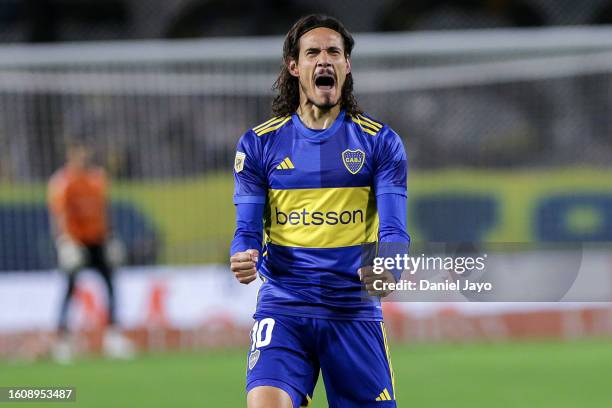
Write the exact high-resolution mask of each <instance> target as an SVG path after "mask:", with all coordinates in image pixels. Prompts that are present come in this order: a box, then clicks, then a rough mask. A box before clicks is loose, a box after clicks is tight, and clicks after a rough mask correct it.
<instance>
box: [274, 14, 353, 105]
mask: <svg viewBox="0 0 612 408" xmlns="http://www.w3.org/2000/svg"><path fill="white" fill-rule="evenodd" d="M319 27H325V28H329V29H331V30H334V31H336V32H337V33H338V34H340V35H341V36H342V39H343V40H344V53H345V57H346V58H349V57H350V56H351V51H353V47H354V46H355V41H354V40H353V37H352V36H351V34H350V33H349V32H348V30H347V29H346V28H344V25H342V23H341V22H340V21H338V20H337V19H335V18H333V17H329V16H324V15H320V14H311V15H309V16H306V17H302V18H301V19H299V20H298V21H297V22H296V23H295V24H294V25H293V27H291V29H290V30H289V32H288V33H287V36H286V37H285V42H284V44H283V61H282V66H281V71H280V73H279V75H278V78H277V79H276V81H275V82H274V85H273V87H272V89H273V90H274V91H276V92H277V95H276V96H275V97H274V100H273V101H272V114H273V115H274V116H286V115H291V114H293V113H294V112H295V111H296V110H297V108H298V107H299V106H300V84H299V79H298V78H297V77H294V76H293V75H291V73H290V72H289V68H288V65H289V61H290V60H296V61H297V59H298V56H299V54H300V37H301V36H302V35H304V34H305V33H307V32H308V31H310V30H313V29H315V28H319ZM340 107H341V108H342V109H344V110H345V111H346V112H347V113H348V114H349V115H356V114H359V113H363V110H362V109H361V108H360V107H359V105H358V104H357V99H356V98H355V95H353V75H352V74H351V73H348V74H347V75H346V80H345V81H344V85H343V86H342V94H341V102H340Z"/></svg>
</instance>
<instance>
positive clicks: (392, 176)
mask: <svg viewBox="0 0 612 408" xmlns="http://www.w3.org/2000/svg"><path fill="white" fill-rule="evenodd" d="M376 137H377V139H378V140H377V141H376V147H375V163H376V169H375V172H374V189H375V191H376V195H380V194H388V193H394V194H402V195H406V178H407V174H408V165H407V159H406V151H405V150H404V144H403V143H402V140H401V138H400V137H399V135H398V134H397V133H395V132H394V131H393V130H391V129H390V128H388V127H386V128H385V129H383V131H382V132H381V133H380V134H379V135H378V136H376Z"/></svg>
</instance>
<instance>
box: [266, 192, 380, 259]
mask: <svg viewBox="0 0 612 408" xmlns="http://www.w3.org/2000/svg"><path fill="white" fill-rule="evenodd" d="M268 202H269V208H268V209H269V214H268V216H267V217H266V236H267V240H268V241H270V242H272V243H273V244H277V245H283V246H291V247H300V248H337V247H345V246H353V245H360V244H363V243H367V242H375V241H376V238H377V234H378V214H377V212H376V199H375V197H374V193H373V191H372V190H371V189H370V187H339V188H309V189H295V190H275V189H270V190H268Z"/></svg>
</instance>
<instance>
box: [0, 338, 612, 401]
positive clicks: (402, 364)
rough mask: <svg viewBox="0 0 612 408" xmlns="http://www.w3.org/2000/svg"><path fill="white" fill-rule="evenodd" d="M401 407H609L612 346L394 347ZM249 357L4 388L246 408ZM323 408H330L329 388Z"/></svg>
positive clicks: (16, 368) (160, 361)
mask: <svg viewBox="0 0 612 408" xmlns="http://www.w3.org/2000/svg"><path fill="white" fill-rule="evenodd" d="M391 354H392V359H393V366H394V368H395V372H396V381H397V384H396V387H397V389H396V393H397V398H398V406H399V407H419V408H425V407H436V408H438V407H446V406H448V407H453V408H461V407H466V408H468V407H469V408H474V407H492V406H494V407H513V408H514V407H539V408H545V407H551V408H563V407H568V408H569V407H572V408H574V407H590V408H596V407H602V408H603V407H606V408H608V407H610V406H612V390H611V388H610V378H611V377H612V340H608V341H606V340H597V341H580V342H567V343H560V342H530V343H508V344H490V345H482V344H480V345H412V346H399V345H395V346H392V348H391ZM245 359H246V352H245V350H226V351H219V352H200V353H173V354H164V355H146V356H141V357H139V358H138V359H136V360H133V361H111V360H102V359H88V360H79V361H76V362H75V363H73V364H72V365H68V366H60V365H57V364H54V363H52V362H37V363H33V364H29V363H28V364H26V363H21V364H15V363H11V364H9V363H5V362H0V386H61V385H63V386H75V387H76V388H77V401H76V402H73V403H65V404H61V403H51V404H50V405H49V403H14V404H12V403H0V406H3V407H4V406H6V407H9V406H15V407H26V406H27V407H48V406H53V407H60V406H61V407H69V408H70V407H87V408H97V407H100V408H102V407H104V408H107V407H146V408H154V407H242V406H245V404H244V392H243V389H244V371H245ZM313 406H314V407H326V406H327V403H326V400H325V393H324V389H323V386H322V381H321V379H319V386H318V388H317V390H316V392H315V396H314V400H313Z"/></svg>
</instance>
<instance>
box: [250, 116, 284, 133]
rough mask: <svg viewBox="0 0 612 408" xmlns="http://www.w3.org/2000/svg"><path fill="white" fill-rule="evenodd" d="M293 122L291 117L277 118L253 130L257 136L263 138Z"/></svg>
mask: <svg viewBox="0 0 612 408" xmlns="http://www.w3.org/2000/svg"><path fill="white" fill-rule="evenodd" d="M290 120H291V115H287V116H275V117H273V118H272V119H269V120H267V121H265V122H264V123H262V124H260V125H257V126H255V127H254V128H253V129H252V130H253V132H255V134H256V135H257V136H263V135H265V134H266V133H270V132H273V131H275V130H278V129H280V128H282V127H283V126H285V124H286V123H287V122H289V121H290Z"/></svg>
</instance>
